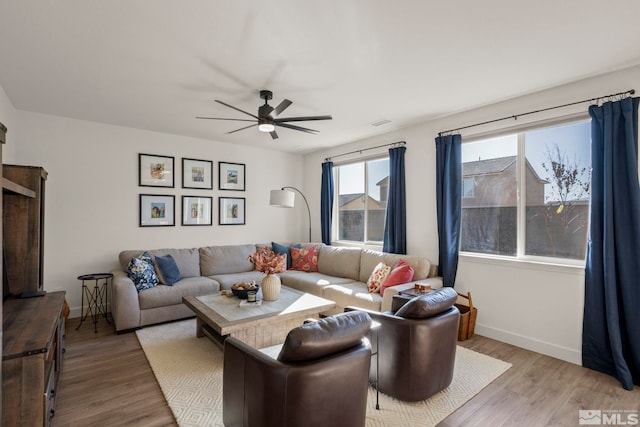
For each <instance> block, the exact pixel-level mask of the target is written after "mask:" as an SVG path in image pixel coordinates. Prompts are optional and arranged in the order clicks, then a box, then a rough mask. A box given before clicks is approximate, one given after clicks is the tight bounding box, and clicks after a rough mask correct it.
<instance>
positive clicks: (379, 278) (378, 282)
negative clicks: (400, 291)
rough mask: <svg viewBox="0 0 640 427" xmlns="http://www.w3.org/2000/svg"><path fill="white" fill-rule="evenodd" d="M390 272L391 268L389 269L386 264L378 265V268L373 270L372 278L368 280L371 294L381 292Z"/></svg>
mask: <svg viewBox="0 0 640 427" xmlns="http://www.w3.org/2000/svg"><path fill="white" fill-rule="evenodd" d="M390 272H391V267H389V266H388V265H387V264H385V263H384V262H381V263H379V264H378V265H376V268H374V269H373V272H372V273H371V276H369V280H367V287H368V288H369V292H370V293H375V292H380V288H381V287H382V284H383V283H384V281H385V279H386V278H387V276H388V275H389V273H390Z"/></svg>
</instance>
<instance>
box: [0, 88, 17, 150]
mask: <svg viewBox="0 0 640 427" xmlns="http://www.w3.org/2000/svg"><path fill="white" fill-rule="evenodd" d="M16 122H17V112H16V109H15V108H14V107H13V104H12V103H11V100H10V99H9V97H8V96H7V94H6V93H5V91H4V89H3V88H2V86H0V123H2V124H3V125H5V126H6V128H7V143H6V144H4V146H3V147H2V160H3V162H5V163H7V162H12V161H13V160H14V158H15V154H14V153H15V144H11V141H13V140H15V139H17V138H18V135H19V131H18V127H17V125H16Z"/></svg>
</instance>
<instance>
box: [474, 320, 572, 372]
mask: <svg viewBox="0 0 640 427" xmlns="http://www.w3.org/2000/svg"><path fill="white" fill-rule="evenodd" d="M475 333H477V334H478V335H482V336H484V337H487V338H492V339H495V340H498V341H502V342H505V343H507V344H512V345H515V346H517V347H522V348H524V349H527V350H531V351H535V352H536V353H541V354H544V355H547V356H551V357H555V358H556V359H560V360H564V361H566V362H570V363H574V364H576V365H582V352H581V351H579V350H575V349H573V348H569V347H563V346H560V345H557V344H552V343H549V342H546V341H541V340H538V339H535V338H531V337H527V336H524V335H519V334H514V333H513V332H509V331H504V330H502V329H497V328H492V327H488V326H484V325H480V324H476V327H475Z"/></svg>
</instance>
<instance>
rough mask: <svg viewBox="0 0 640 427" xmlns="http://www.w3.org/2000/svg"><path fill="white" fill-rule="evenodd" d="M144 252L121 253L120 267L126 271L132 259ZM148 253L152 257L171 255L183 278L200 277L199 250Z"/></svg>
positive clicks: (170, 250) (158, 250)
mask: <svg viewBox="0 0 640 427" xmlns="http://www.w3.org/2000/svg"><path fill="white" fill-rule="evenodd" d="M142 252H143V251H141V250H126V251H122V252H120V255H119V257H118V258H119V260H120V265H121V266H123V268H122V270H124V271H126V270H127V265H128V264H129V261H131V258H133V257H137V256H138V255H140V254H141V253H142ZM147 252H148V253H149V254H151V255H152V256H164V255H171V256H172V257H173V259H174V260H175V261H176V264H177V265H178V269H179V270H180V276H181V277H182V278H185V277H198V276H200V256H199V253H198V249H194V248H191V249H153V250H149V251H147Z"/></svg>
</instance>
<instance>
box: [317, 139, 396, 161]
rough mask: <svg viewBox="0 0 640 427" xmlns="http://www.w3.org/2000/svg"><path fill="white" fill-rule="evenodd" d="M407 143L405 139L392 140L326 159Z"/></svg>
mask: <svg viewBox="0 0 640 427" xmlns="http://www.w3.org/2000/svg"><path fill="white" fill-rule="evenodd" d="M405 144H406V142H405V141H398V142H391V143H389V144H382V145H376V146H375V147H369V148H363V149H361V150H354V151H349V152H348V153H342V154H336V155H335V156H331V157H327V158H326V159H324V160H325V161H327V162H328V161H331V160H333V159H335V158H336V157H342V156H348V155H349V154H356V153H362V152H363V151H368V150H375V149H376V148H382V147H389V146H392V145H405Z"/></svg>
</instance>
